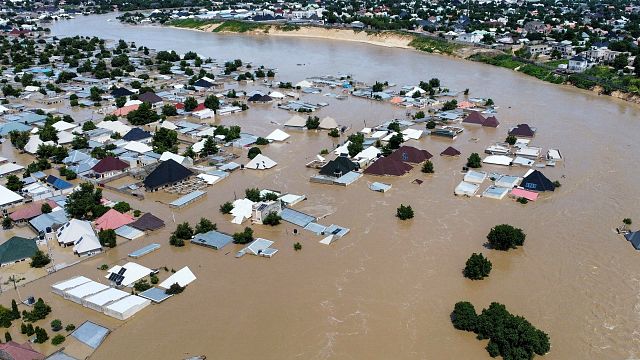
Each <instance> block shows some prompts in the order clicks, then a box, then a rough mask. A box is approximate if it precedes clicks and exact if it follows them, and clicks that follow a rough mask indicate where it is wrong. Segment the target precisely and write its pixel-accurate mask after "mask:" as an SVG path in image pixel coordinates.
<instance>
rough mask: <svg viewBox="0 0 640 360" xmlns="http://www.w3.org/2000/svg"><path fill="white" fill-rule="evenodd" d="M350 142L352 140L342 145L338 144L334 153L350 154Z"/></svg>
mask: <svg viewBox="0 0 640 360" xmlns="http://www.w3.org/2000/svg"><path fill="white" fill-rule="evenodd" d="M349 144H351V141H347V142H345V143H344V144H342V145H341V146H338V147H337V148H336V149H335V150H333V153H334V154H336V155H340V154H348V153H349Z"/></svg>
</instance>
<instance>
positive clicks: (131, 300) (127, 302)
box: [107, 295, 151, 314]
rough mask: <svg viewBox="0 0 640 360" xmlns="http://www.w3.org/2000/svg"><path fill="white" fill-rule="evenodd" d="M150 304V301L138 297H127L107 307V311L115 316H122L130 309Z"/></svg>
mask: <svg viewBox="0 0 640 360" xmlns="http://www.w3.org/2000/svg"><path fill="white" fill-rule="evenodd" d="M150 303H151V301H150V300H147V299H145V298H142V297H140V296H137V295H129V296H127V297H125V298H123V299H120V300H118V301H116V302H114V303H113V304H111V305H109V306H107V309H108V310H110V311H112V312H115V313H117V314H124V313H125V312H127V311H128V310H129V309H131V308H134V307H138V306H140V305H144V304H150Z"/></svg>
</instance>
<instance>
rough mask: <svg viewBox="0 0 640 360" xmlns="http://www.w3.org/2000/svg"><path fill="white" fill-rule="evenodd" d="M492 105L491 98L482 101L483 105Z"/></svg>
mask: <svg viewBox="0 0 640 360" xmlns="http://www.w3.org/2000/svg"><path fill="white" fill-rule="evenodd" d="M493 105H494V103H493V99H487V101H485V102H484V106H487V107H488V106H493Z"/></svg>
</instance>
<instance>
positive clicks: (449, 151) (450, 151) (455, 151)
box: [440, 146, 462, 156]
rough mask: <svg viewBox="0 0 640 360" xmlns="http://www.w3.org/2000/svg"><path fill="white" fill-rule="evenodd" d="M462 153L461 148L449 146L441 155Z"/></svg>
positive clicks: (458, 154)
mask: <svg viewBox="0 0 640 360" xmlns="http://www.w3.org/2000/svg"><path fill="white" fill-rule="evenodd" d="M460 154H462V153H461V152H460V150H458V149H456V148H454V147H452V146H449V147H448V148H446V149H444V150H443V151H442V152H441V153H440V156H460Z"/></svg>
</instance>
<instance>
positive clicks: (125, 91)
mask: <svg viewBox="0 0 640 360" xmlns="http://www.w3.org/2000/svg"><path fill="white" fill-rule="evenodd" d="M131 95H133V92H131V91H130V90H128V89H125V88H115V89H113V90H112V91H111V96H113V97H116V98H117V97H121V96H131Z"/></svg>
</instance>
